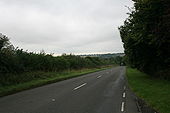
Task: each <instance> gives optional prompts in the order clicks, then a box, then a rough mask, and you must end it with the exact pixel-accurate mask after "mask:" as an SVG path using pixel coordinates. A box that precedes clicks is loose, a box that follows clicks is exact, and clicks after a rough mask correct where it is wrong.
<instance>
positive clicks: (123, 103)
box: [121, 102, 125, 112]
mask: <svg viewBox="0 0 170 113" xmlns="http://www.w3.org/2000/svg"><path fill="white" fill-rule="evenodd" d="M124 107H125V102H122V106H121V112H123V111H124Z"/></svg>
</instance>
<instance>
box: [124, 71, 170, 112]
mask: <svg viewBox="0 0 170 113" xmlns="http://www.w3.org/2000/svg"><path fill="white" fill-rule="evenodd" d="M127 76H128V82H129V85H130V87H131V88H132V90H133V91H134V92H135V93H136V94H137V95H138V96H139V97H141V98H142V99H144V100H145V101H146V103H147V104H149V105H151V106H152V107H153V108H155V109H156V110H158V111H159V112H160V113H169V111H170V106H169V103H170V95H169V94H170V90H169V89H170V82H169V81H167V80H163V79H157V78H154V77H151V76H148V75H147V74H144V73H142V72H140V71H138V70H137V69H132V68H127Z"/></svg>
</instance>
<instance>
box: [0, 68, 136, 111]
mask: <svg viewBox="0 0 170 113" xmlns="http://www.w3.org/2000/svg"><path fill="white" fill-rule="evenodd" d="M0 113H138V110H137V106H136V102H135V96H134V95H133V93H132V92H131V91H130V90H129V88H128V86H127V82H126V78H125V67H123V66H121V67H115V68H112V69H107V70H103V71H99V72H95V73H90V74H87V75H83V76H80V77H76V78H72V79H68V80H64V81H61V82H57V83H53V84H49V85H45V86H42V87H38V88H34V89H31V90H26V91H23V92H20V93H16V94H13V95H9V96H5V97H1V98H0Z"/></svg>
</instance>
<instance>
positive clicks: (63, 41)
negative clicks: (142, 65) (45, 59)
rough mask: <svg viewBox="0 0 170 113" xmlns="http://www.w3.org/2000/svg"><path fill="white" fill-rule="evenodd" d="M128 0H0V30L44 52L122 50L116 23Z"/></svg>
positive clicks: (16, 43) (20, 44) (21, 44)
mask: <svg viewBox="0 0 170 113" xmlns="http://www.w3.org/2000/svg"><path fill="white" fill-rule="evenodd" d="M125 6H132V1H131V0H0V15H1V17H0V33H2V34H5V35H7V36H8V37H9V38H10V41H11V42H12V44H13V45H14V46H15V47H19V48H23V49H24V50H29V51H34V52H39V51H40V50H44V51H45V52H47V53H55V54H62V53H74V54H81V53H108V52H111V53H113V52H123V47H122V42H121V39H120V35H119V31H118V26H120V25H122V24H123V21H124V20H125V19H126V18H127V16H128V15H127V14H126V13H127V12H128V9H127V8H126V7H125Z"/></svg>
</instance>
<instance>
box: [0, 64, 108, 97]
mask: <svg viewBox="0 0 170 113" xmlns="http://www.w3.org/2000/svg"><path fill="white" fill-rule="evenodd" d="M107 68H111V66H104V67H100V68H92V69H81V70H71V71H63V72H43V71H38V72H37V71H34V72H24V73H21V74H15V75H13V74H12V75H11V76H10V75H8V76H9V79H8V83H9V84H8V85H5V86H4V85H3V86H2V85H1V86H0V97H1V96H5V95H8V94H12V93H16V92H19V91H22V90H25V89H30V88H34V87H38V86H42V85H45V84H49V83H54V82H57V81H61V80H66V79H69V78H73V77H77V76H81V75H84V74H88V73H92V72H96V71H101V70H104V69H107ZM21 81H22V82H21Z"/></svg>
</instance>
